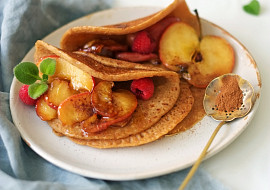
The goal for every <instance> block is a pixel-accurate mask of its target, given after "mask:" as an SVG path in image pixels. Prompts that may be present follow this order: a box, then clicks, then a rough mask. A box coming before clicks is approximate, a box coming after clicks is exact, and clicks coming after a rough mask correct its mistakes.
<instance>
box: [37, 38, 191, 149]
mask: <svg viewBox="0 0 270 190" xmlns="http://www.w3.org/2000/svg"><path fill="white" fill-rule="evenodd" d="M35 47H36V52H35V60H36V61H37V60H39V59H40V58H41V57H44V56H48V55H58V56H60V57H61V58H62V59H65V60H66V61H68V62H69V63H70V64H72V65H74V66H76V67H77V68H79V69H81V70H83V71H84V72H86V73H88V74H89V75H91V76H93V77H95V78H97V79H101V80H106V81H115V82H116V81H131V80H134V79H139V78H144V77H151V78H152V79H153V81H154V85H155V92H154V95H153V97H152V98H150V99H149V100H138V106H137V108H136V110H135V112H134V113H133V114H132V117H131V119H130V121H129V122H128V123H127V124H126V125H125V126H124V127H109V128H108V129H106V130H104V131H102V132H99V133H87V134H85V133H83V132H82V127H81V125H79V124H77V125H76V124H75V125H72V126H69V125H63V124H62V123H61V121H60V120H59V119H53V120H51V121H48V124H49V125H50V126H51V127H52V128H53V130H55V131H56V132H57V133H60V134H63V135H66V136H68V137H71V138H73V140H74V141H75V142H77V143H79V144H87V145H89V146H95V147H101V148H110V147H123V146H137V145H140V144H144V143H147V142H151V141H153V140H156V139H158V138H160V137H161V136H163V135H164V134H166V133H167V132H169V131H170V130H172V129H173V127H174V126H176V124H177V123H179V122H180V121H181V120H182V119H183V118H184V117H185V116H186V115H187V114H188V112H189V111H190V110H191V107H192V105H193V97H192V95H191V92H190V91H189V89H188V87H185V85H184V84H183V86H182V85H181V93H180V79H179V75H178V74H177V73H175V72H172V71H167V70H163V69H161V68H153V67H148V66H145V65H140V66H138V64H135V63H126V66H125V64H123V65H122V64H121V65H119V64H116V63H115V62H114V61H113V59H110V58H105V59H104V58H102V57H100V56H96V57H94V58H91V57H89V56H85V55H81V54H77V53H72V52H68V51H64V50H61V49H59V48H56V47H54V46H52V45H49V44H47V43H45V42H43V41H37V42H36V46H35ZM116 61H117V60H116ZM122 63H123V61H122ZM179 95H180V96H179ZM139 136H141V137H142V136H143V140H142V141H139V140H138V139H137V140H134V138H139ZM130 138H131V139H130ZM128 139H130V141H129V140H128ZM91 140H93V141H91ZM119 141H121V142H122V141H123V142H129V143H120V144H119V143H117V142H119ZM85 142H87V143H85ZM93 142H95V143H94V144H96V145H91V144H92V143H93ZM98 142H100V143H101V144H100V145H97V144H98ZM102 142H104V143H102Z"/></svg>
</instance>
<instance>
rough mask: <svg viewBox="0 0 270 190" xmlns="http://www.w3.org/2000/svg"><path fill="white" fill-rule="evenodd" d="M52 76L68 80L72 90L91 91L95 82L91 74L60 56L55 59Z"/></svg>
mask: <svg viewBox="0 0 270 190" xmlns="http://www.w3.org/2000/svg"><path fill="white" fill-rule="evenodd" d="M54 77H55V78H56V77H58V78H60V79H67V80H70V83H71V85H72V87H73V89H74V90H87V91H90V92H92V90H93V88H94V84H95V82H94V78H93V77H92V76H91V75H89V74H88V73H86V72H84V71H83V70H81V69H79V68H77V67H75V66H73V65H72V64H70V63H69V62H67V61H66V60H64V59H62V58H59V59H57V62H56V70H55V74H54Z"/></svg>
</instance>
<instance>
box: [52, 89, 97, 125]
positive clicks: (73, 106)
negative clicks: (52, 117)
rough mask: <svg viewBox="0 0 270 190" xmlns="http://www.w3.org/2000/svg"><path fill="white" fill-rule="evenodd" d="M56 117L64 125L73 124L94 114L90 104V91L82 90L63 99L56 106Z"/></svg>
mask: <svg viewBox="0 0 270 190" xmlns="http://www.w3.org/2000/svg"><path fill="white" fill-rule="evenodd" d="M57 113H58V119H60V121H61V122H62V123H63V124H64V125H73V124H74V123H77V122H81V121H84V120H86V119H87V118H89V117H90V116H92V115H93V114H94V112H93V107H92V105H91V93H90V92H83V93H80V94H75V95H72V96H70V97H69V98H67V99H65V100H64V101H63V102H62V103H61V104H60V105H59V106H58V112H57Z"/></svg>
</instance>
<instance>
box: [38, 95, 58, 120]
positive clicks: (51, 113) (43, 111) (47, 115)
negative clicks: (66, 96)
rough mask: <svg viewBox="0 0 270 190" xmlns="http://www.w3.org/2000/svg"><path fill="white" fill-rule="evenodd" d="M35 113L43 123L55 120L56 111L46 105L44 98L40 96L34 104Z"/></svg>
mask: <svg viewBox="0 0 270 190" xmlns="http://www.w3.org/2000/svg"><path fill="white" fill-rule="evenodd" d="M36 113H37V115H38V116H39V117H40V119H41V120H43V121H49V120H52V119H55V118H57V111H56V110H55V109H53V108H51V107H50V106H49V105H48V104H47V102H46V101H45V99H44V96H41V97H40V98H39V99H38V100H37V102H36Z"/></svg>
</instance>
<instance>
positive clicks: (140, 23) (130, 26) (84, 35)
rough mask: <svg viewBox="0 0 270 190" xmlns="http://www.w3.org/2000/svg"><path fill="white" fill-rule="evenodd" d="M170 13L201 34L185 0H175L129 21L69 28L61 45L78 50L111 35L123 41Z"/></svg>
mask: <svg viewBox="0 0 270 190" xmlns="http://www.w3.org/2000/svg"><path fill="white" fill-rule="evenodd" d="M168 15H173V16H176V17H178V18H180V19H181V20H183V21H184V22H187V23H188V24H190V25H191V26H192V27H194V29H195V30H196V31H197V33H198V34H199V24H198V21H197V18H196V16H195V15H194V14H191V13H190V11H189V9H188V6H187V4H186V2H185V0H174V1H173V2H172V3H171V4H170V5H169V6H167V7H166V8H164V9H162V10H161V11H159V12H157V13H155V14H153V15H150V16H146V17H143V18H139V19H136V20H133V21H129V22H123V23H119V24H116V25H110V26H77V27H73V28H70V29H69V30H67V31H66V32H65V33H64V35H63V36H62V39H61V42H60V46H61V48H62V49H64V50H67V51H76V50H78V49H79V48H80V47H82V46H83V45H84V44H86V43H87V42H89V41H91V40H93V39H99V38H101V37H102V36H110V39H115V40H118V41H123V40H124V39H125V38H124V35H126V34H130V33H135V32H138V31H140V30H143V29H145V28H147V27H149V26H152V25H153V24H155V23H157V22H158V21H160V20H162V19H163V18H164V17H166V16H168Z"/></svg>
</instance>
